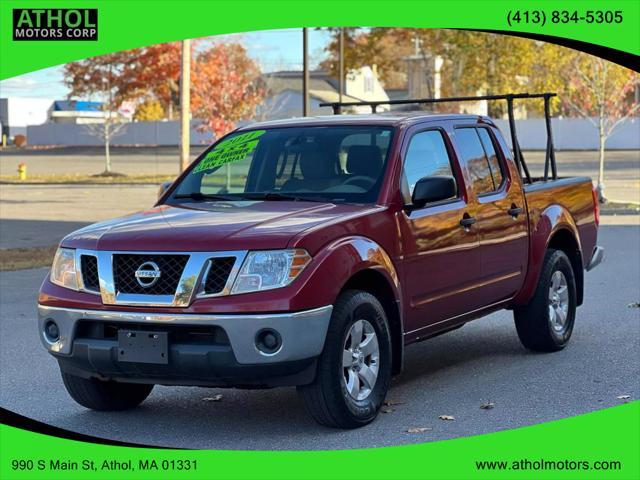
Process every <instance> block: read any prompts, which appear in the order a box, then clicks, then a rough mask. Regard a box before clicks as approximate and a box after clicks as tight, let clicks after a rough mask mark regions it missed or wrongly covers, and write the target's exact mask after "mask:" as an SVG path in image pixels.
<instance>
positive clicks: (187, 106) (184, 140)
mask: <svg viewBox="0 0 640 480" xmlns="http://www.w3.org/2000/svg"><path fill="white" fill-rule="evenodd" d="M190 87H191V40H188V39H187V40H183V41H182V62H181V65H180V171H181V172H182V171H184V170H185V169H186V168H187V167H188V166H189V147H190V146H191V139H190V137H189V134H190V132H191V118H190V117H191V95H190V91H189V89H190Z"/></svg>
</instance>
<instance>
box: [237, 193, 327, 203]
mask: <svg viewBox="0 0 640 480" xmlns="http://www.w3.org/2000/svg"><path fill="white" fill-rule="evenodd" d="M241 195H242V198H247V199H249V200H267V201H270V200H272V201H293V202H331V200H328V199H326V198H321V197H304V196H300V197H298V196H295V195H286V194H284V193H279V192H264V193H243V194H241Z"/></svg>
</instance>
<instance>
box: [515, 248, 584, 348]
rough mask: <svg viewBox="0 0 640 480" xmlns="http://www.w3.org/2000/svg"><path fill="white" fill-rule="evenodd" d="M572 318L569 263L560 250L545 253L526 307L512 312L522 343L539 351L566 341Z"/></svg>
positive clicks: (573, 289) (573, 305)
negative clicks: (536, 282)
mask: <svg viewBox="0 0 640 480" xmlns="http://www.w3.org/2000/svg"><path fill="white" fill-rule="evenodd" d="M575 317H576V283H575V276H574V273H573V268H572V266H571V262H570V261H569V258H568V257H567V255H566V254H565V253H564V252H563V251H561V250H548V251H547V253H546V255H545V258H544V264H543V267H542V272H541V274H540V281H539V282H538V287H537V288H536V292H535V294H534V295H533V298H532V299H531V302H530V303H529V305H527V306H524V307H518V308H516V309H515V310H514V318H515V323H516V330H517V331H518V337H520V341H521V342H522V344H523V345H524V346H525V347H527V348H529V349H531V350H536V351H541V352H554V351H557V350H561V349H562V348H564V347H565V345H566V344H567V343H568V342H569V339H570V338H571V334H572V333H573V326H574V323H575Z"/></svg>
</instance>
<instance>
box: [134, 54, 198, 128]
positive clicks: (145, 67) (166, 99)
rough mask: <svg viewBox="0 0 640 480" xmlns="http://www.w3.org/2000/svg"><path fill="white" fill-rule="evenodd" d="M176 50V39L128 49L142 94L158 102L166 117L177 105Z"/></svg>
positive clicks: (178, 67)
mask: <svg viewBox="0 0 640 480" xmlns="http://www.w3.org/2000/svg"><path fill="white" fill-rule="evenodd" d="M192 45H193V43H192ZM180 49H181V46H180V42H172V43H160V44H157V45H151V46H149V47H143V48H139V49H136V50H131V51H130V54H131V61H132V62H134V63H135V65H136V70H137V72H138V78H139V80H140V81H141V82H142V83H143V84H144V85H145V95H146V96H150V97H153V98H155V99H157V100H158V101H160V103H161V104H162V106H163V107H164V111H166V112H167V114H168V117H169V120H172V119H173V112H174V111H178V109H179V106H180V57H181V50H180Z"/></svg>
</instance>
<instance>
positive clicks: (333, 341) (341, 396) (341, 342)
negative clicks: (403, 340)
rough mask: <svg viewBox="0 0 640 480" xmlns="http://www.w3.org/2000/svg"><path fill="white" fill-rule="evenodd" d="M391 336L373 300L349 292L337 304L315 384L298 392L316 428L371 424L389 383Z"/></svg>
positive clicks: (341, 296)
mask: <svg viewBox="0 0 640 480" xmlns="http://www.w3.org/2000/svg"><path fill="white" fill-rule="evenodd" d="M391 358H392V357H391V335H390V332H389V324H388V321H387V316H386V314H385V311H384V308H383V307H382V305H381V304H380V302H379V301H378V299H376V298H375V297H374V296H373V295H371V294H370V293H367V292H363V291H359V290H349V291H346V292H344V293H342V294H341V295H340V297H338V300H337V301H336V303H335V305H334V309H333V314H332V317H331V323H330V324H329V329H328V331H327V338H326V341H325V346H324V350H323V352H322V355H321V356H320V360H319V363H318V371H317V374H316V378H315V381H314V382H313V383H312V384H310V385H305V386H301V387H298V391H299V392H300V394H301V395H302V398H303V400H304V402H305V405H306V407H307V410H308V411H309V413H310V414H311V415H312V416H313V418H314V419H315V420H316V421H317V422H318V423H320V424H322V425H326V426H329V427H334V428H358V427H361V426H363V425H366V424H368V423H370V422H372V421H373V420H374V419H375V418H376V416H377V415H378V411H379V410H380V406H381V405H382V402H383V401H384V398H385V396H386V394H387V390H388V389H389V383H390V381H391Z"/></svg>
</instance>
